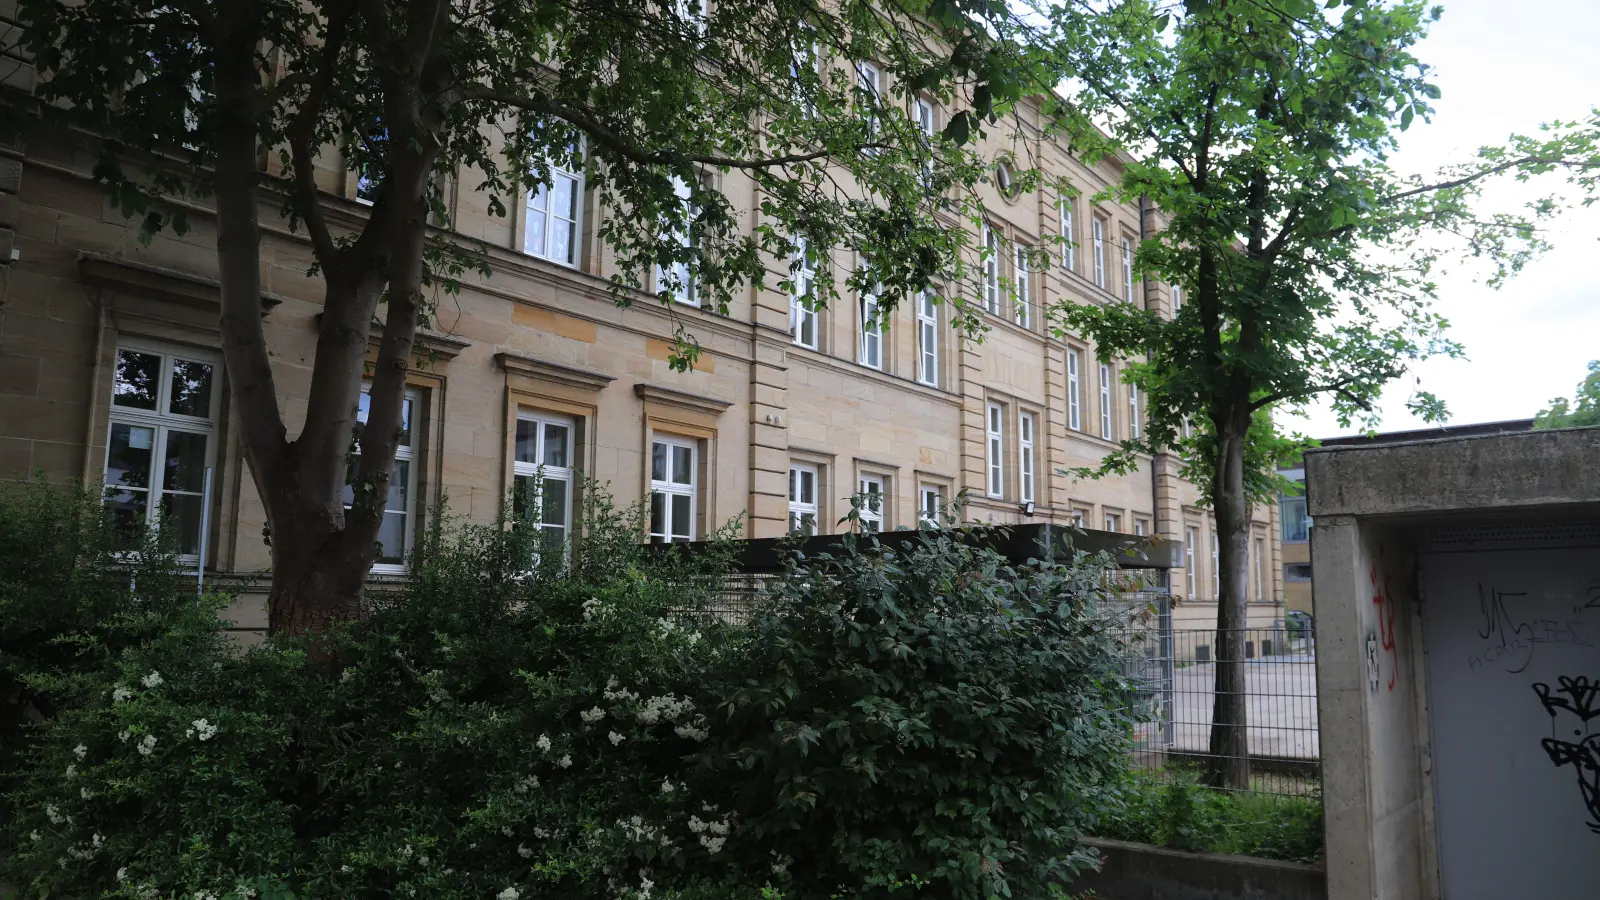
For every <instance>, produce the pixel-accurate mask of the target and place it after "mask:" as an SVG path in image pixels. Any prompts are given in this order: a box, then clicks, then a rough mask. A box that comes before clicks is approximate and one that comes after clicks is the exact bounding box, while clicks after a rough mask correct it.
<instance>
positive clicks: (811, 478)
mask: <svg viewBox="0 0 1600 900" xmlns="http://www.w3.org/2000/svg"><path fill="white" fill-rule="evenodd" d="M819 481H820V478H819V476H818V470H817V467H816V466H810V465H803V464H800V463H795V464H793V465H790V466H789V533H790V534H804V535H813V534H816V533H817V485H818V482H819Z"/></svg>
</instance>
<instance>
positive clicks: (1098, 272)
mask: <svg viewBox="0 0 1600 900" xmlns="http://www.w3.org/2000/svg"><path fill="white" fill-rule="evenodd" d="M1094 286H1095V287H1098V288H1103V287H1105V286H1106V220H1105V219H1102V218H1100V217H1099V216H1095V217H1094Z"/></svg>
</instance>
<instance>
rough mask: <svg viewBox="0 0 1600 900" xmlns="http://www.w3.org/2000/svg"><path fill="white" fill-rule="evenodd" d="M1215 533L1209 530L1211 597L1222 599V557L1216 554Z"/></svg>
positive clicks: (1213, 530)
mask: <svg viewBox="0 0 1600 900" xmlns="http://www.w3.org/2000/svg"><path fill="white" fill-rule="evenodd" d="M1217 548H1218V545H1217V531H1216V529H1214V528H1213V529H1212V530H1211V596H1212V598H1213V599H1218V600H1220V599H1221V598H1222V567H1221V566H1220V565H1219V564H1220V563H1221V561H1222V555H1221V553H1219V552H1218V549H1217Z"/></svg>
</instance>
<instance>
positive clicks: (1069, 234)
mask: <svg viewBox="0 0 1600 900" xmlns="http://www.w3.org/2000/svg"><path fill="white" fill-rule="evenodd" d="M1075 205H1076V201H1074V200H1073V199H1072V198H1071V197H1068V196H1062V198H1061V268H1063V269H1065V270H1066V271H1068V272H1076V271H1078V229H1077V221H1076V220H1077V217H1076V215H1075V214H1074V211H1073V206H1075Z"/></svg>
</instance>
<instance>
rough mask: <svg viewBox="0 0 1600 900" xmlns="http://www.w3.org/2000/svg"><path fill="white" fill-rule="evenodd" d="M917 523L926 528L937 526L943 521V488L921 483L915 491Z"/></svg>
mask: <svg viewBox="0 0 1600 900" xmlns="http://www.w3.org/2000/svg"><path fill="white" fill-rule="evenodd" d="M917 495H918V496H917V519H918V523H919V524H921V525H923V526H924V527H928V528H938V527H939V525H940V524H941V523H942V522H943V521H944V488H942V487H936V486H933V485H926V484H925V485H923V486H922V487H921V488H920V489H918V491H917Z"/></svg>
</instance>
